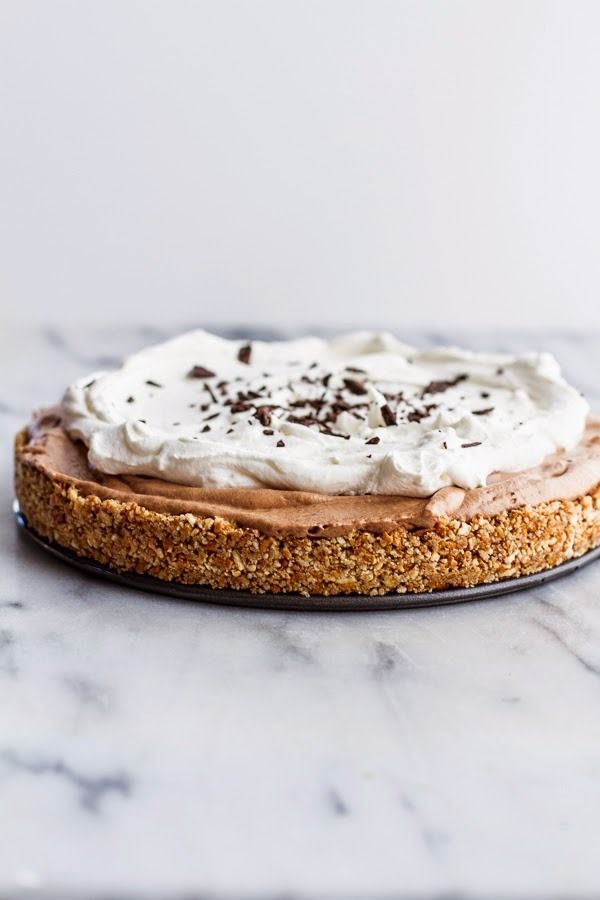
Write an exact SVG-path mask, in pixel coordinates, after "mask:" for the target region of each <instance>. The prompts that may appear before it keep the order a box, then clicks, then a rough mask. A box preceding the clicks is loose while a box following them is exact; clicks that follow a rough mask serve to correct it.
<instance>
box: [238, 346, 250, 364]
mask: <svg viewBox="0 0 600 900" xmlns="http://www.w3.org/2000/svg"><path fill="white" fill-rule="evenodd" d="M251 355H252V345H251V344H244V346H243V347H240V349H239V350H238V359H239V361H240V362H241V363H245V364H246V365H248V364H249V363H250V357H251Z"/></svg>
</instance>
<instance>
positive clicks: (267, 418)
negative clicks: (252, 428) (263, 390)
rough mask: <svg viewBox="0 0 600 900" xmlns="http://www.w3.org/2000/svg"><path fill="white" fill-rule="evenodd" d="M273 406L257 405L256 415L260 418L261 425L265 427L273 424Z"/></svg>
mask: <svg viewBox="0 0 600 900" xmlns="http://www.w3.org/2000/svg"><path fill="white" fill-rule="evenodd" d="M271 411H272V407H271V406H257V408H256V411H255V413H254V415H255V416H256V418H257V419H258V421H259V422H260V424H261V425H264V426H265V427H266V426H267V425H270V424H271Z"/></svg>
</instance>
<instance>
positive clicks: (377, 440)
mask: <svg viewBox="0 0 600 900" xmlns="http://www.w3.org/2000/svg"><path fill="white" fill-rule="evenodd" d="M380 440H381V439H380V438H378V437H377V435H375V437H372V438H369V440H368V441H365V444H378V443H379V441H380Z"/></svg>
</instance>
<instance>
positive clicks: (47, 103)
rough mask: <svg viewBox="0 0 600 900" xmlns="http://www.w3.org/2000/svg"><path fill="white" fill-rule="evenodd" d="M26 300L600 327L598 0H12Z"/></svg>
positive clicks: (3, 33)
mask: <svg viewBox="0 0 600 900" xmlns="http://www.w3.org/2000/svg"><path fill="white" fill-rule="evenodd" d="M0 129H1V133H0V303H1V304H2V306H3V311H4V313H5V316H6V317H10V318H16V319H27V320H33V321H40V322H41V321H55V322H60V321H63V320H78V319H86V320H88V321H106V320H109V321H112V322H114V321H117V320H121V319H126V320H127V321H129V322H133V321H136V320H137V321H146V322H164V321H165V320H168V319H176V320H184V321H202V320H210V321H216V320H218V321H221V322H224V323H226V322H235V321H240V320H241V321H244V322H251V321H254V322H258V323H262V324H264V323H268V324H274V325H279V324H300V325H304V326H305V325H307V324H312V323H321V324H325V325H339V326H347V325H353V324H369V323H375V324H377V325H382V324H387V325H389V326H390V327H392V328H395V329H397V330H401V329H402V327H403V326H405V325H409V326H414V325H421V324H430V325H431V324H435V326H436V327H437V326H443V325H444V323H450V322H451V323H455V324H458V325H461V326H462V325H473V326H475V327H478V326H489V325H502V326H513V325H523V326H528V327H531V326H535V325H536V323H537V322H538V321H539V320H540V319H543V320H544V321H545V322H546V323H547V324H550V325H552V326H556V327H568V328H575V327H576V328H585V329H588V328H590V327H600V227H599V226H600V2H595V0H590V2H581V0H564V2H551V0H548V2H535V0H529V2H527V0H515V2H511V0H491V2H490V0H488V2H485V0H484V2H482V0H473V2H468V0H444V2H432V0H414V2H413V0H410V2H409V0H396V2H382V0H364V2H355V0H340V2H338V0H323V2H320V0H314V2H313V0H301V2H295V0H294V2H292V0H277V2H259V0H256V2H249V0H248V2H223V0H212V2H200V0H198V2H191V0H190V2H182V0H164V2H136V0H74V2H64V0H39V2H33V0H3V2H2V3H1V4H0Z"/></svg>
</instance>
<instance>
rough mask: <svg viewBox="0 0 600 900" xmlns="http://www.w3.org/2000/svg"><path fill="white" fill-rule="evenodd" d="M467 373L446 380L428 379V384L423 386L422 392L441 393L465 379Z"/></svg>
mask: <svg viewBox="0 0 600 900" xmlns="http://www.w3.org/2000/svg"><path fill="white" fill-rule="evenodd" d="M468 377H469V376H468V375H457V376H456V378H452V379H449V380H448V381H430V382H429V384H428V385H426V386H425V387H424V388H423V394H442V393H443V392H444V391H447V390H448V388H451V387H455V386H456V385H457V384H460V382H461V381H466V379H467V378H468Z"/></svg>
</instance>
